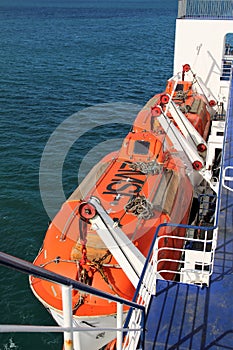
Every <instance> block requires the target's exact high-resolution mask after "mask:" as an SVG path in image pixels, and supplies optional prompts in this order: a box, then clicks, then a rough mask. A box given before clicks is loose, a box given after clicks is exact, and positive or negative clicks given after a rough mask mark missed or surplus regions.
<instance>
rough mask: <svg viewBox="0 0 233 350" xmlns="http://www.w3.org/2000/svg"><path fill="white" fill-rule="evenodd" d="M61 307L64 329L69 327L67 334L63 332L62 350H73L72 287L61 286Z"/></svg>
mask: <svg viewBox="0 0 233 350" xmlns="http://www.w3.org/2000/svg"><path fill="white" fill-rule="evenodd" d="M62 307H63V319H64V327H69V328H70V331H69V332H64V350H73V349H74V348H73V322H72V318H73V317H72V315H73V313H72V287H71V286H64V285H63V286H62Z"/></svg>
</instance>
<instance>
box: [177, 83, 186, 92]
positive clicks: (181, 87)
mask: <svg viewBox="0 0 233 350" xmlns="http://www.w3.org/2000/svg"><path fill="white" fill-rule="evenodd" d="M183 90H184V85H183V84H177V85H176V91H183Z"/></svg>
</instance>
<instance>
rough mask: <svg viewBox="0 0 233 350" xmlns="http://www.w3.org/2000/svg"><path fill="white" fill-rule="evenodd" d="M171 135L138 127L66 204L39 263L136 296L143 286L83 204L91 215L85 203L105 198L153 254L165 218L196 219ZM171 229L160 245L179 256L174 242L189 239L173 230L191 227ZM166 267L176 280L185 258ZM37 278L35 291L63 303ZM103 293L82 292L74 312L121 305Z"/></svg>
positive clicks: (136, 241) (131, 235)
mask: <svg viewBox="0 0 233 350" xmlns="http://www.w3.org/2000/svg"><path fill="white" fill-rule="evenodd" d="M163 138H164V135H155V134H152V133H149V132H138V133H134V132H130V133H129V134H128V135H127V137H126V138H125V140H124V142H123V145H122V148H121V149H120V151H119V152H118V153H114V154H110V155H109V156H107V157H105V158H104V159H103V160H102V161H101V162H100V164H98V166H97V167H96V168H95V169H93V170H92V171H91V173H90V174H89V176H87V178H86V179H85V180H84V184H81V186H80V187H79V188H78V189H77V190H76V191H75V192H74V193H73V195H72V196H71V197H70V198H69V199H68V200H67V202H65V203H64V205H63V206H62V208H61V210H60V211H59V213H58V214H57V216H56V217H55V218H54V220H53V222H52V223H51V224H50V226H49V229H48V231H47V234H46V237H45V240H44V244H43V248H42V249H41V251H40V253H39V255H38V257H37V258H36V260H35V262H34V263H35V264H36V265H40V266H43V267H44V268H45V269H48V270H50V271H53V272H57V273H59V274H62V275H65V276H67V277H70V278H73V279H76V280H79V281H82V282H83V283H87V284H89V285H92V286H93V287H95V288H98V289H101V290H104V291H107V292H112V293H116V294H118V295H120V296H122V297H124V298H128V299H131V298H132V296H133V294H134V291H135V288H134V287H133V286H132V284H131V282H130V281H129V280H128V278H127V277H126V275H125V273H124V271H123V270H122V269H121V268H119V264H118V262H117V261H116V260H115V258H114V257H113V256H112V255H111V254H110V253H109V251H108V249H107V247H106V246H105V244H104V242H103V241H102V240H101V239H100V237H99V236H98V234H97V233H96V232H95V231H93V229H92V228H91V225H90V224H89V223H88V222H85V221H83V219H82V210H83V211H85V212H86V213H87V212H88V208H84V209H82V203H83V201H87V200H88V198H90V197H92V196H94V197H97V198H98V199H99V200H100V202H101V205H102V206H103V207H104V209H105V210H106V211H107V212H108V213H109V216H110V217H111V218H112V219H113V220H114V222H116V224H117V225H118V226H119V227H121V229H122V230H123V232H124V233H125V235H127V237H128V238H129V239H130V240H131V241H132V242H133V243H134V244H135V246H136V247H137V248H138V249H139V250H140V251H141V253H142V254H143V255H144V256H147V253H148V250H149V248H150V245H151V241H152V239H153V237H154V234H155V230H156V227H158V225H159V224H161V223H164V222H174V221H176V222H178V223H187V222H188V218H189V212H190V206H191V203H192V196H193V194H192V185H191V183H190V180H189V178H188V177H187V175H186V174H185V170H184V166H183V163H182V161H181V160H180V159H179V158H177V157H176V156H175V155H173V156H172V155H171V154H169V153H168V152H165V151H164V150H163V144H162V142H163ZM93 179H94V184H93ZM87 188H88V189H87ZM184 194H185V195H184ZM88 215H91V212H90V213H89V214H88ZM87 218H88V216H87ZM177 220H178V221H177ZM165 231H166V230H165V229H163V230H161V232H160V235H161V236H163V234H165V233H166V235H169V237H166V238H164V239H160V240H159V246H160V247H163V248H164V249H163V251H162V252H161V253H160V254H161V256H160V257H159V258H161V259H164V258H167V259H169V258H170V259H172V256H173V255H172V254H173V253H172V251H171V250H170V249H169V248H171V247H174V248H181V247H182V244H183V243H182V242H183V241H182V240H175V239H173V238H172V236H173V235H174V234H175V235H179V236H184V235H185V231H184V230H182V229H179V230H177V229H175V230H172V231H170V232H168V231H166V232H165ZM175 231H176V232H175ZM178 231H179V232H178ZM170 237H171V238H170ZM166 248H168V249H167V250H166ZM177 258H178V257H177V256H176V257H175V260H177ZM163 261H164V260H163ZM158 268H159V269H161V270H169V271H170V272H167V273H166V272H163V273H161V275H162V277H163V278H166V279H173V278H174V276H175V272H176V271H177V269H178V264H177V263H176V262H166V263H162V262H161V263H160V264H159V266H158ZM172 271H174V272H172ZM31 283H32V288H33V290H34V292H35V294H36V295H37V296H38V297H39V298H40V299H42V300H43V302H44V303H45V304H46V305H47V306H49V307H52V308H56V309H58V310H61V309H62V302H61V289H60V287H59V286H58V285H55V284H52V283H50V282H47V281H42V280H39V279H36V278H33V277H32V278H31ZM81 299H82V300H81ZM97 299H98V298H95V297H90V296H86V297H85V298H80V295H79V293H74V295H73V308H74V314H75V315H78V316H84V315H85V316H87V315H89V316H91V315H99V314H100V315H101V314H104V313H106V314H111V313H114V312H115V306H112V305H111V304H109V303H108V302H105V301H103V300H99V299H98V300H97Z"/></svg>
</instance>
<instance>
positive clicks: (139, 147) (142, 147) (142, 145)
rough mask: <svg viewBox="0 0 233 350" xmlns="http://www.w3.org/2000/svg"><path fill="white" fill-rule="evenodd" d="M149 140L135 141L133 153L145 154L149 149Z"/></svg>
mask: <svg viewBox="0 0 233 350" xmlns="http://www.w3.org/2000/svg"><path fill="white" fill-rule="evenodd" d="M149 147H150V142H148V141H135V144H134V151H133V153H134V154H147V153H148V151H149Z"/></svg>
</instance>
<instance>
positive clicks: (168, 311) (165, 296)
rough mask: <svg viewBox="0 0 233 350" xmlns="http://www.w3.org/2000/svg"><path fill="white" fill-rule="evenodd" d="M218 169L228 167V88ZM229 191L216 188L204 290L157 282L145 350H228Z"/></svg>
mask: <svg viewBox="0 0 233 350" xmlns="http://www.w3.org/2000/svg"><path fill="white" fill-rule="evenodd" d="M228 112H229V113H228V129H227V134H226V145H225V155H224V160H223V162H224V168H225V167H226V166H229V165H233V86H231V91H230V105H229V111H228ZM232 230H233V192H230V191H229V190H226V189H225V188H223V189H222V195H221V209H220V216H219V233H218V245H217V249H216V255H215V264H214V273H213V275H212V277H211V283H210V286H209V287H204V288H200V287H199V286H194V285H187V284H182V283H175V282H169V281H162V280H159V281H158V282H157V294H156V296H153V298H152V301H151V304H150V310H149V313H148V318H147V324H146V328H147V332H146V344H145V349H146V350H152V349H156V350H160V349H163V350H164V349H170V350H171V349H179V350H181V349H186V350H187V349H194V350H199V349H205V350H207V349H233V235H232Z"/></svg>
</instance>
